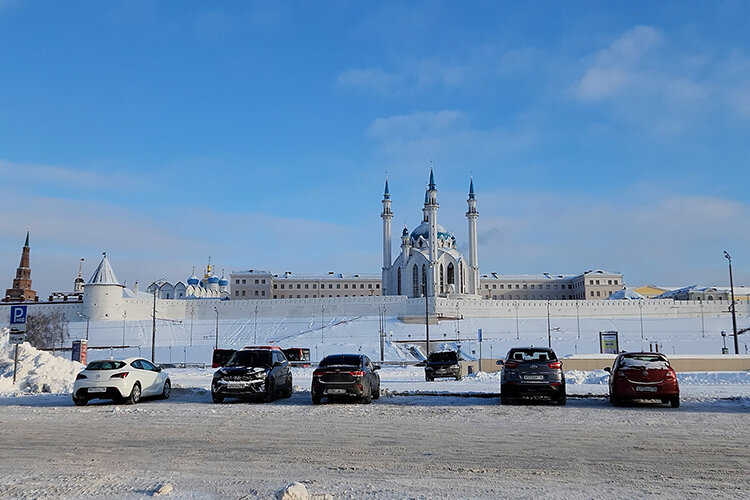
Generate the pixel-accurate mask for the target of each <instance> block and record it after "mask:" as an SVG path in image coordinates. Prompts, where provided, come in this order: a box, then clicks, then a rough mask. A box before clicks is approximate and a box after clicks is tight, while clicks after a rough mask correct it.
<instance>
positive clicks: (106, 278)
mask: <svg viewBox="0 0 750 500" xmlns="http://www.w3.org/2000/svg"><path fill="white" fill-rule="evenodd" d="M119 284H120V282H119V281H117V276H115V272H114V271H113V270H112V266H111V265H110V263H109V259H107V254H106V253H104V257H102V261H101V262H99V265H98V266H97V268H96V271H94V274H93V276H91V279H90V280H89V285H119Z"/></svg>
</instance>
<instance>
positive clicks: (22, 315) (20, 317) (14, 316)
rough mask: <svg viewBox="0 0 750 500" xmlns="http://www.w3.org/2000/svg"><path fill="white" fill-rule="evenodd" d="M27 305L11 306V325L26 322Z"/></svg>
mask: <svg viewBox="0 0 750 500" xmlns="http://www.w3.org/2000/svg"><path fill="white" fill-rule="evenodd" d="M26 307H27V306H10V324H11V326H13V325H25V324H26Z"/></svg>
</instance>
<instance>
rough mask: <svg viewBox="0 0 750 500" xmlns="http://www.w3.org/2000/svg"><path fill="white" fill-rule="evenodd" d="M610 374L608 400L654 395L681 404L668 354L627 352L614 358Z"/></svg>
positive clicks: (614, 400)
mask: <svg viewBox="0 0 750 500" xmlns="http://www.w3.org/2000/svg"><path fill="white" fill-rule="evenodd" d="M604 370H606V371H608V372H609V373H610V375H609V400H610V401H611V402H612V404H613V405H615V406H620V405H621V404H623V403H624V402H626V401H632V400H635V399H656V400H660V401H661V402H662V403H669V404H671V405H672V408H678V407H679V406H680V386H679V384H678V383H677V375H676V374H675V372H674V370H673V369H672V367H671V366H670V365H669V360H668V359H667V357H666V356H665V355H663V354H661V353H658V352H627V353H622V354H620V355H619V356H617V358H616V359H615V364H614V365H612V368H610V367H606V368H605V369H604Z"/></svg>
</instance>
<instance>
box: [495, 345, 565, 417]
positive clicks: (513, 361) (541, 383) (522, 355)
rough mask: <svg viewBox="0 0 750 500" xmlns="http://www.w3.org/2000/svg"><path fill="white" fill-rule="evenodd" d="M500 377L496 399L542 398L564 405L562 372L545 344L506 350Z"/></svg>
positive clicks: (501, 363)
mask: <svg viewBox="0 0 750 500" xmlns="http://www.w3.org/2000/svg"><path fill="white" fill-rule="evenodd" d="M497 364H498V365H503V373H502V374H501V376H500V400H501V403H502V404H509V403H511V402H513V401H514V400H516V399H518V398H524V397H526V398H534V399H537V398H545V399H551V400H552V401H555V402H556V403H557V404H560V405H564V404H565V375H564V374H563V370H562V363H561V362H560V361H559V360H558V359H557V356H556V355H555V351H553V350H552V349H547V348H546V347H517V348H513V349H511V350H510V351H508V354H507V356H506V357H505V360H500V361H498V362H497Z"/></svg>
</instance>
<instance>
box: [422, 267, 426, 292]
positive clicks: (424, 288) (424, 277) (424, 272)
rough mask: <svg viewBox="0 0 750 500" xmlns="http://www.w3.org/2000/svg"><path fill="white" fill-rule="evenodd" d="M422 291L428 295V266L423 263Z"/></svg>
mask: <svg viewBox="0 0 750 500" xmlns="http://www.w3.org/2000/svg"><path fill="white" fill-rule="evenodd" d="M422 291H423V292H424V295H425V296H427V266H425V265H424V264H422Z"/></svg>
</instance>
